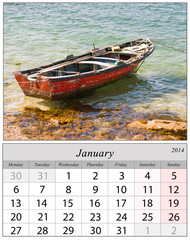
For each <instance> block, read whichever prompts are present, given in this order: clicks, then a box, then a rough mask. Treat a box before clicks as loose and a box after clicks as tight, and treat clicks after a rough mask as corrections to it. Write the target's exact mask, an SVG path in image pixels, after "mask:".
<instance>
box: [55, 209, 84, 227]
mask: <svg viewBox="0 0 190 240" xmlns="http://www.w3.org/2000/svg"><path fill="white" fill-rule="evenodd" d="M56 223H58V224H59V223H62V224H69V223H70V224H73V223H77V224H81V210H73V209H70V210H56Z"/></svg>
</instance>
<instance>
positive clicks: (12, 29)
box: [3, 1, 187, 141]
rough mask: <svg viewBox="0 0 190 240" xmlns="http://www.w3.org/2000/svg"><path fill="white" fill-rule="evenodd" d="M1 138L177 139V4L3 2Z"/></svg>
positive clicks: (180, 70)
mask: <svg viewBox="0 0 190 240" xmlns="http://www.w3.org/2000/svg"><path fill="white" fill-rule="evenodd" d="M3 87H4V88H3V94H4V96H3V121H4V122H3V124H4V126H3V137H4V140H8V141H9V140H11V141H12V140H13V141H15V140H23V141H30V140H36V141H38V140H45V141H47V140H50V141H60V140H61V141H62V140H63V141H68V140H69V141H70V140H74V141H75V140H76V141H96V140H98V141H99V140H101V141H107V140H111V141H136V140H137V141H146V140H148V141H167V140H174V141H180V140H186V139H187V3H186V2H127V1H126V2H53V1H50V2H4V3H3Z"/></svg>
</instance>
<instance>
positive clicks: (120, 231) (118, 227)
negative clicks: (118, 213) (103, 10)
mask: <svg viewBox="0 0 190 240" xmlns="http://www.w3.org/2000/svg"><path fill="white" fill-rule="evenodd" d="M134 233H135V228H134V224H126V223H125V224H121V223H120V224H109V235H110V236H117V237H122V236H134Z"/></svg>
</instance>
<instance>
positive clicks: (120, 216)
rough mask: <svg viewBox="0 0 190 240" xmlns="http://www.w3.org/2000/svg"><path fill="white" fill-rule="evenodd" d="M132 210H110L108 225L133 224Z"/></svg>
mask: <svg viewBox="0 0 190 240" xmlns="http://www.w3.org/2000/svg"><path fill="white" fill-rule="evenodd" d="M134 221H135V219H134V210H133V209H132V210H123V211H121V210H110V211H109V223H117V224H118V225H119V224H120V223H121V224H124V223H126V224H128V223H134Z"/></svg>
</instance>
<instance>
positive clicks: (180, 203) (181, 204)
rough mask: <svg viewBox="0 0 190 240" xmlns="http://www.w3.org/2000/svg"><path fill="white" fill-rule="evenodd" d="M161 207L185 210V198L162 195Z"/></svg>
mask: <svg viewBox="0 0 190 240" xmlns="http://www.w3.org/2000/svg"><path fill="white" fill-rule="evenodd" d="M161 206H162V209H171V210H176V209H180V210H185V209H186V198H185V197H179V196H176V197H162V200H161Z"/></svg>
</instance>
